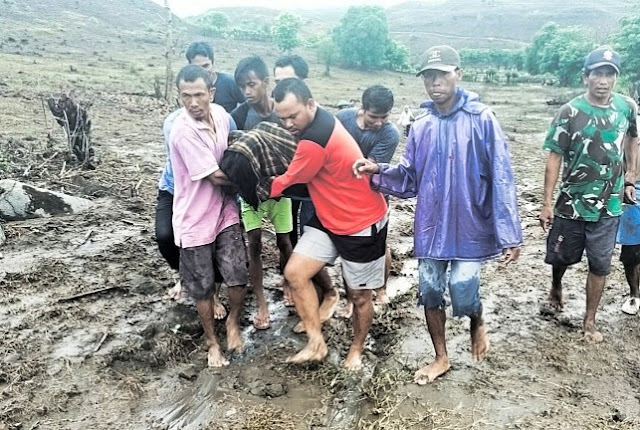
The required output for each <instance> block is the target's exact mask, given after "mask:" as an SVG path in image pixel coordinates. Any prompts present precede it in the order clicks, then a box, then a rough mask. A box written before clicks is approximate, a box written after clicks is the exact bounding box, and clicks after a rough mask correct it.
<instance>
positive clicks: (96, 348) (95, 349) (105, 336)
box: [93, 331, 109, 354]
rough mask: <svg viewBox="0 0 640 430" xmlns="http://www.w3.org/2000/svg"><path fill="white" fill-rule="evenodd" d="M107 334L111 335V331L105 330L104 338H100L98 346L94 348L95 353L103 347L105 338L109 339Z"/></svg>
mask: <svg viewBox="0 0 640 430" xmlns="http://www.w3.org/2000/svg"><path fill="white" fill-rule="evenodd" d="M107 336H109V332H107V331H105V332H104V334H103V335H102V339H100V342H98V344H97V345H96V347H95V348H94V349H93V353H94V354H95V353H96V352H98V351H100V348H102V344H103V343H104V341H105V340H107Z"/></svg>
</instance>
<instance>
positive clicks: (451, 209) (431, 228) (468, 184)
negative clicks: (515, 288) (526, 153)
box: [353, 46, 522, 385]
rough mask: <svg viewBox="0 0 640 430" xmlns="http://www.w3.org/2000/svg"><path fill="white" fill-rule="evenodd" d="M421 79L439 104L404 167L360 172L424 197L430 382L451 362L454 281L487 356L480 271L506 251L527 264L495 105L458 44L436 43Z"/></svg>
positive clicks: (432, 104)
mask: <svg viewBox="0 0 640 430" xmlns="http://www.w3.org/2000/svg"><path fill="white" fill-rule="evenodd" d="M418 76H420V77H422V80H423V83H424V86H425V89H426V91H427V94H428V95H429V97H430V99H431V100H429V101H427V102H425V103H423V104H422V106H421V107H423V108H425V109H426V111H427V114H426V115H425V116H423V117H422V118H420V119H418V120H416V122H415V123H414V124H413V126H412V127H411V129H410V131H409V138H408V140H407V146H406V149H405V154H404V156H403V158H402V159H401V161H400V163H399V164H398V165H390V164H386V163H378V164H376V163H374V162H372V161H371V160H367V159H360V160H357V161H356V162H355V164H354V165H353V170H354V174H355V175H356V176H360V175H361V174H368V175H373V176H372V177H371V186H372V187H373V188H374V189H377V190H379V191H381V192H383V193H384V194H391V195H394V196H397V197H400V198H412V197H417V205H416V212H415V228H414V231H415V233H414V254H415V256H416V257H417V258H418V273H419V300H420V304H421V305H423V306H424V308H425V317H426V320H427V327H428V329H429V334H430V335H431V340H432V342H433V346H434V349H435V354H436V357H435V360H434V361H433V362H432V363H430V364H428V365H426V366H424V367H423V368H422V369H420V370H418V371H417V372H416V373H415V378H414V380H415V382H416V383H418V384H420V385H423V384H427V383H429V382H431V381H433V380H434V379H436V378H437V377H439V376H440V375H442V374H444V373H446V372H447V371H448V370H449V369H450V367H451V365H450V362H449V357H448V354H447V346H446V340H445V321H446V314H445V300H444V292H445V289H446V288H447V286H448V287H449V292H450V296H451V304H452V306H453V315H454V316H468V317H469V318H470V319H471V353H472V357H473V359H474V360H475V361H480V360H482V359H483V358H484V357H485V355H486V354H487V352H488V351H489V340H488V336H487V329H486V326H485V323H484V320H483V316H482V302H481V301H480V294H479V289H480V268H481V266H482V262H483V261H485V260H488V259H492V258H495V257H498V256H500V255H501V254H502V255H503V256H504V261H505V262H506V263H510V262H512V261H515V260H517V258H518V256H519V254H520V248H519V247H520V244H521V243H522V231H521V227H520V220H519V218H518V206H517V200H516V187H515V183H514V178H513V171H512V170H511V162H510V159H509V148H508V145H507V141H506V138H505V137H504V134H503V133H502V130H501V128H500V125H499V124H498V121H497V120H496V118H495V116H494V114H493V112H492V111H491V109H489V108H488V107H487V106H486V105H485V104H483V103H481V102H480V101H479V98H478V95H477V94H475V93H472V92H469V91H467V90H465V89H463V88H461V87H459V86H458V83H459V82H460V79H461V77H462V71H461V70H460V56H459V55H458V53H457V52H456V51H455V50H454V49H453V48H451V47H450V46H434V47H432V48H430V49H428V50H427V51H426V52H425V54H424V62H423V63H422V68H421V69H420V71H419V72H418ZM448 268H449V270H450V272H449V276H447V269H448Z"/></svg>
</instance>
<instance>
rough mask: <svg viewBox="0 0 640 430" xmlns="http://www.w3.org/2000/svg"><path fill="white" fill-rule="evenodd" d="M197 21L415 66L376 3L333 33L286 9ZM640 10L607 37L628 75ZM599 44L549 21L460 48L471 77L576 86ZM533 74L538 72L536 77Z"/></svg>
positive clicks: (232, 34) (241, 35) (378, 65)
mask: <svg viewBox="0 0 640 430" xmlns="http://www.w3.org/2000/svg"><path fill="white" fill-rule="evenodd" d="M197 24H198V25H200V26H201V27H203V28H205V29H207V31H208V32H209V33H210V35H212V36H217V37H224V38H228V39H243V40H259V41H269V42H272V43H274V44H275V45H276V46H277V47H278V48H279V49H280V50H281V51H285V52H290V51H292V50H293V49H295V48H297V47H299V46H307V47H311V48H313V49H314V50H315V52H316V54H317V57H318V61H320V62H321V63H322V64H324V65H325V74H327V75H328V74H329V73H330V71H331V67H332V66H333V65H336V64H340V65H341V66H343V67H349V68H359V69H389V70H394V71H401V72H406V71H411V70H412V67H411V64H410V63H409V51H408V49H407V48H406V47H405V46H404V45H402V44H401V43H399V42H398V41H396V40H393V39H391V37H390V35H389V23H388V20H387V16H386V13H385V12H384V9H382V8H381V7H377V6H353V7H350V8H349V9H348V10H347V13H346V14H345V15H344V17H342V19H341V20H340V22H339V24H338V25H337V26H336V27H335V28H333V29H332V30H331V31H330V32H329V33H327V34H324V35H313V36H309V37H307V38H306V39H302V38H301V36H300V30H301V28H302V26H303V22H302V20H301V18H299V17H298V16H296V15H294V14H291V13H289V12H285V13H282V14H281V15H280V16H278V18H277V19H276V20H275V21H274V23H273V24H272V25H268V24H263V25H261V26H260V25H250V26H249V27H246V28H242V27H231V26H230V21H229V18H228V17H227V15H226V14H224V13H223V12H218V11H216V12H210V13H209V14H207V15H204V16H202V17H200V18H199V20H198V22H197ZM638 35H640V15H634V16H628V17H625V18H622V19H621V20H620V25H619V28H618V31H617V32H616V33H613V34H611V35H610V36H609V37H608V38H607V41H606V43H607V44H608V46H610V47H611V48H613V49H615V50H616V51H618V52H619V53H620V55H621V56H622V58H623V60H624V64H623V67H622V69H623V79H624V80H625V81H628V82H635V81H636V80H638V79H640V37H638ZM597 45H598V44H597V43H596V40H595V36H594V34H593V33H592V32H590V31H588V30H587V29H585V28H584V27H581V26H568V27H561V26H560V25H558V24H556V23H553V22H550V23H547V24H546V25H544V26H543V27H542V28H541V29H540V30H539V31H538V32H537V33H536V35H535V37H534V39H533V41H532V43H531V44H530V45H529V46H528V47H527V48H525V49H519V50H516V49H495V48H494V49H461V50H460V56H461V59H462V64H463V65H464V67H465V69H466V76H467V78H468V79H470V80H482V81H484V82H488V83H497V82H501V81H505V82H506V84H507V85H508V84H512V83H516V82H526V81H527V80H529V81H536V82H542V83H555V84H558V85H560V86H573V85H578V84H579V83H580V72H581V70H582V66H583V62H584V56H585V55H586V53H587V52H589V51H591V50H592V49H594V48H595V47H596V46H597ZM532 77H538V79H533V78H532Z"/></svg>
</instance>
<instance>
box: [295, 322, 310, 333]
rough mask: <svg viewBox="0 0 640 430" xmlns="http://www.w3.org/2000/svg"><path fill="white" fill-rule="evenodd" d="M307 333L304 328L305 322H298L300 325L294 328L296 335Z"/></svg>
mask: <svg viewBox="0 0 640 430" xmlns="http://www.w3.org/2000/svg"><path fill="white" fill-rule="evenodd" d="M306 331H307V329H305V328H304V321H302V320H300V321H298V324H296V325H294V326H293V332H294V333H304V332H306Z"/></svg>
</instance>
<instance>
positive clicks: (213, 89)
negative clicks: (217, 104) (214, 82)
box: [210, 87, 216, 103]
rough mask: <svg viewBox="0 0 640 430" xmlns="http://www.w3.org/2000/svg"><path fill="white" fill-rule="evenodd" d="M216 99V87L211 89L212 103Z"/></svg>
mask: <svg viewBox="0 0 640 430" xmlns="http://www.w3.org/2000/svg"><path fill="white" fill-rule="evenodd" d="M215 99H216V87H211V100H210V101H211V103H213V101H214V100H215Z"/></svg>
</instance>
